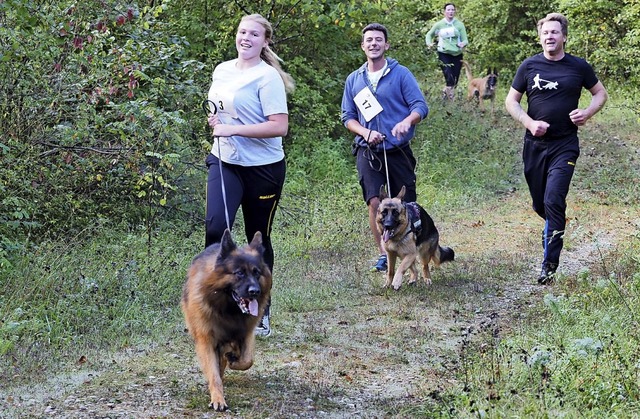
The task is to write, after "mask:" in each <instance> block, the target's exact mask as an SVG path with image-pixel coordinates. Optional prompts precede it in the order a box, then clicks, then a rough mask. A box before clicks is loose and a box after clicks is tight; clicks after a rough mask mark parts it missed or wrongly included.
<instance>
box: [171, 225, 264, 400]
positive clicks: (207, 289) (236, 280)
mask: <svg viewBox="0 0 640 419" xmlns="http://www.w3.org/2000/svg"><path fill="white" fill-rule="evenodd" d="M263 253H264V248H263V246H262V234H261V233H260V232H259V231H258V232H256V234H255V235H254V236H253V240H252V241H251V243H250V244H248V245H246V246H244V247H240V248H239V247H237V246H236V244H235V243H234V242H233V239H232V238H231V232H230V231H229V230H228V229H227V230H225V232H224V234H223V235H222V240H221V242H220V243H215V244H212V245H211V246H209V247H207V248H206V249H205V250H204V251H203V252H202V253H200V254H199V255H198V256H196V257H195V258H194V259H193V261H192V262H191V266H190V267H189V271H188V274H187V281H186V283H185V284H184V289H183V293H182V301H181V306H182V312H183V313H184V319H185V322H186V324H187V329H188V330H189V332H190V333H191V335H192V336H193V340H194V342H195V346H196V354H197V355H198V361H199V362H200V367H201V368H202V372H203V373H204V376H205V378H206V380H207V381H208V383H209V393H210V394H211V402H210V403H209V407H210V408H212V409H215V410H217V411H224V410H226V409H227V403H226V402H225V400H224V393H223V391H222V376H223V375H224V370H225V368H226V367H227V365H228V366H229V368H231V369H233V370H246V369H249V368H250V367H251V365H253V354H254V348H255V336H254V330H255V328H256V325H257V323H258V321H259V320H260V319H261V318H262V315H263V314H264V310H265V307H266V305H267V301H269V295H270V293H271V271H270V270H269V267H268V266H267V265H266V263H265V262H264V260H263V257H262V256H263Z"/></svg>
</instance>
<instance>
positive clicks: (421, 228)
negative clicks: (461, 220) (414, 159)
mask: <svg viewBox="0 0 640 419" xmlns="http://www.w3.org/2000/svg"><path fill="white" fill-rule="evenodd" d="M404 194H405V187H404V186H403V187H402V189H400V193H399V194H398V196H396V197H395V198H391V197H389V196H388V195H387V192H386V189H385V186H384V185H382V186H381V187H380V196H379V198H380V205H379V206H378V215H377V217H376V221H377V226H378V231H379V232H380V235H381V236H382V245H383V247H384V250H385V251H386V252H387V263H388V266H387V278H386V281H385V284H384V286H385V287H388V286H389V285H392V286H393V289H394V290H398V289H399V288H400V286H401V285H402V277H403V275H404V273H405V272H406V271H407V270H411V274H410V279H409V284H413V283H415V282H416V280H417V279H418V269H417V268H416V260H417V259H420V262H421V263H422V276H423V277H424V281H425V283H426V284H427V285H428V284H431V274H430V273H429V262H430V261H433V263H434V264H435V266H440V264H441V263H443V262H448V261H452V260H453V258H454V255H455V253H454V251H453V249H451V248H450V247H441V246H440V244H439V241H440V235H439V234H438V229H436V226H435V224H434V223H433V219H432V218H431V217H430V216H429V214H427V211H426V210H425V209H424V208H422V207H421V206H420V205H419V204H418V203H417V202H405V201H404V200H403V199H404ZM398 257H400V259H401V260H402V262H400V266H399V267H398V271H397V272H395V274H394V271H395V266H396V258H398Z"/></svg>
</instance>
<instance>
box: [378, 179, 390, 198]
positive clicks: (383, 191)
mask: <svg viewBox="0 0 640 419" xmlns="http://www.w3.org/2000/svg"><path fill="white" fill-rule="evenodd" d="M388 197H389V195H387V188H386V187H385V184H384V183H383V184H382V185H380V192H379V193H378V199H379V200H380V201H382V200H383V199H386V198H388Z"/></svg>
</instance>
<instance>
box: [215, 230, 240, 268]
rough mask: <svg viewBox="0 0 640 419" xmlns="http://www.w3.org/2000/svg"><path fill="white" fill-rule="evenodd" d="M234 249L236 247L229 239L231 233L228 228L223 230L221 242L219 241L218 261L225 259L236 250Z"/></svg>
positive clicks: (231, 239)
mask: <svg viewBox="0 0 640 419" xmlns="http://www.w3.org/2000/svg"><path fill="white" fill-rule="evenodd" d="M236 247H237V246H236V244H235V243H234V242H233V238H232V237H231V231H229V229H228V228H227V229H225V230H224V233H223V234H222V240H221V241H220V254H219V255H218V259H220V260H223V259H225V258H226V257H227V256H229V254H230V253H231V252H233V251H234V250H236Z"/></svg>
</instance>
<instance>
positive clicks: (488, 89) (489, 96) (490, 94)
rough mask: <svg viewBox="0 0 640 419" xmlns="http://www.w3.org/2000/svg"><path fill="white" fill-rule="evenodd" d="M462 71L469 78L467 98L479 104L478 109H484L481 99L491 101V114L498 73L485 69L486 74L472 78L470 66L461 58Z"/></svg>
mask: <svg viewBox="0 0 640 419" xmlns="http://www.w3.org/2000/svg"><path fill="white" fill-rule="evenodd" d="M461 62H462V65H464V71H465V73H466V74H467V79H468V80H469V87H468V89H467V99H468V100H472V99H475V101H476V102H477V103H478V105H479V106H480V110H481V111H483V110H484V106H483V100H490V101H491V115H493V107H494V106H493V105H494V102H495V99H496V87H497V86H498V73H497V72H496V70H495V69H489V70H487V75H486V76H484V77H482V78H474V77H473V75H472V74H471V66H470V65H469V63H468V62H466V61H465V60H462V61H461Z"/></svg>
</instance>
